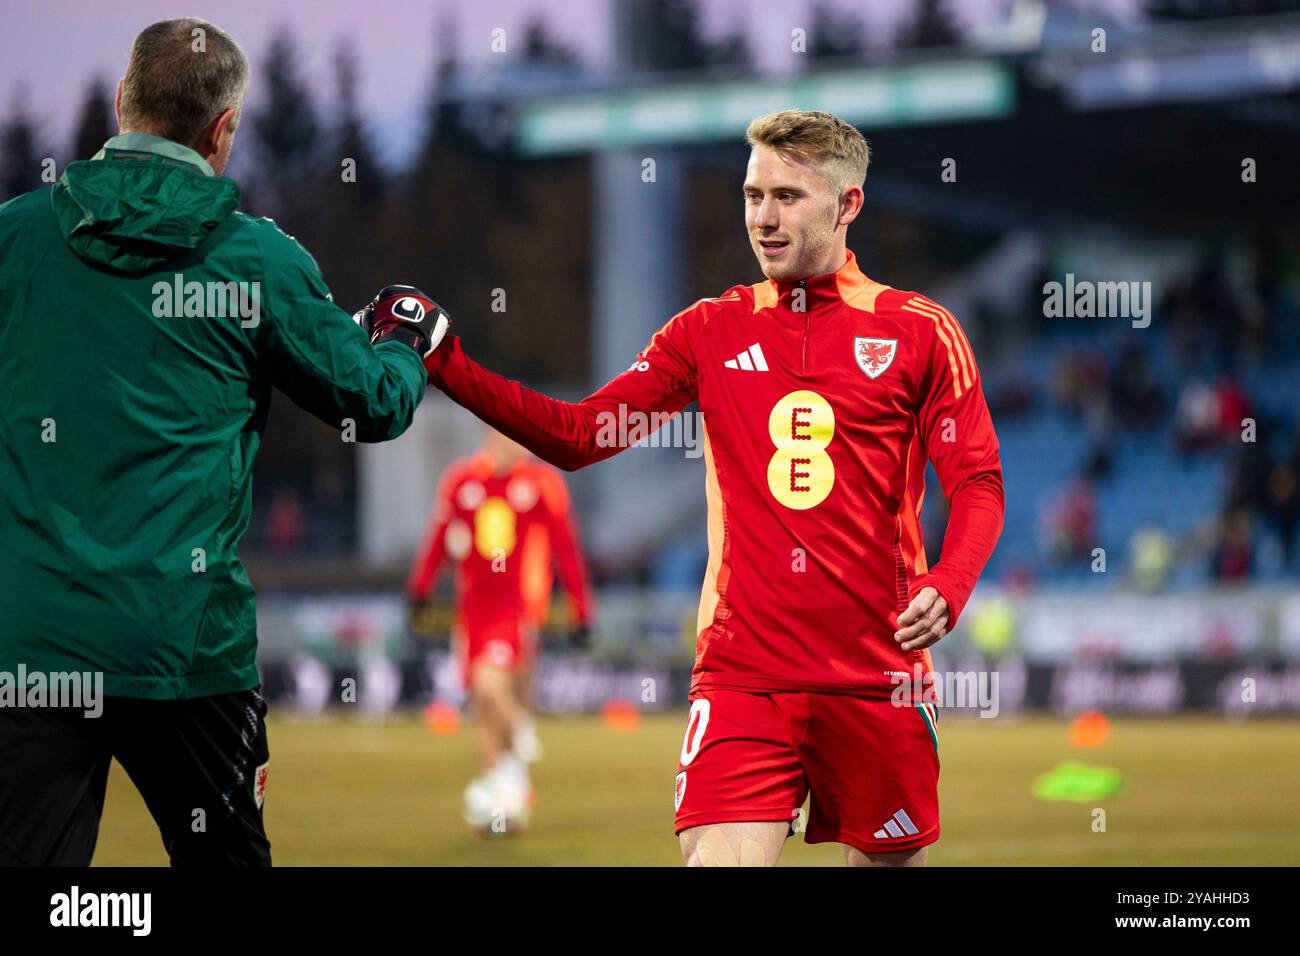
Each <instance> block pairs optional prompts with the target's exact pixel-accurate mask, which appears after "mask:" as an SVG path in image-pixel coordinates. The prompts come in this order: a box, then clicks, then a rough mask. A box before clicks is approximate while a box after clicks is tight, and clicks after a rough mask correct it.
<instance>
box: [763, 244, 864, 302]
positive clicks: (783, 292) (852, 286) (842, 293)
mask: <svg viewBox="0 0 1300 956" xmlns="http://www.w3.org/2000/svg"><path fill="white" fill-rule="evenodd" d="M887 288H888V286H885V285H882V284H881V283H879V282H876V281H875V280H874V279H870V278H868V277H867V276H866V275H864V274H863V272H862V270H861V269H859V268H858V259H857V256H855V255H854V254H853V250H851V249H850V250H847V256H846V257H845V260H844V264H843V265H841V266H840V267H839V268H838V269H836V270H835V271H834V272H827V273H825V274H823V275H817V276H810V277H809V278H806V279H797V280H791V281H779V282H778V281H777V280H776V279H768V280H767V281H766V282H760V283H759V284H758V285H756V286H754V287H753V289H754V311H755V312H757V311H759V310H760V309H770V308H778V307H779V308H782V309H789V310H790V311H792V312H807V313H809V314H811V313H814V312H816V313H820V312H823V311H825V310H826V309H828V308H839V307H840V306H842V305H852V306H853V307H854V308H855V309H862V310H863V311H866V312H873V311H874V310H875V304H876V296H878V295H879V294H880V293H881V292H883V291H884V290H885V289H887ZM800 291H802V296H801V298H802V299H803V302H802V308H800V302H799V301H798V299H797V298H796V293H797V292H800Z"/></svg>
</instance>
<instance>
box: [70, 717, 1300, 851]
mask: <svg viewBox="0 0 1300 956" xmlns="http://www.w3.org/2000/svg"><path fill="white" fill-rule="evenodd" d="M685 716H686V715H685V712H684V711H683V712H682V713H680V714H678V713H672V714H659V715H654V716H651V717H649V718H647V719H645V720H643V721H641V723H640V725H639V726H638V727H637V728H636V729H635V730H634V731H632V732H630V733H614V732H612V731H611V730H608V729H606V727H605V726H604V724H603V723H602V722H601V720H600V719H599V718H598V717H581V718H549V719H543V720H542V721H541V722H540V726H539V729H540V733H541V737H542V741H543V743H544V745H545V747H546V759H545V760H543V761H542V763H541V764H539V765H538V766H537V767H536V768H535V771H534V775H533V777H534V784H535V786H536V789H537V793H538V805H537V809H536V812H535V815H534V819H533V826H532V829H531V831H530V832H529V833H527V834H526V835H523V836H519V837H512V838H503V839H496V840H490V841H485V840H480V839H477V838H475V837H473V836H471V835H470V834H468V833H467V832H466V830H465V828H464V826H463V825H462V823H461V821H460V815H459V805H460V795H461V791H462V788H463V787H464V785H465V783H466V782H467V781H468V780H469V778H470V777H471V776H472V775H474V774H475V773H476V772H477V771H478V766H477V759H476V755H475V751H474V747H473V739H472V733H471V731H472V728H469V727H462V728H461V729H460V730H459V732H458V733H456V734H454V735H452V736H442V737H440V736H434V735H433V734H432V733H431V732H430V731H429V730H427V729H426V728H425V727H424V725H423V724H422V723H421V722H420V721H419V720H418V719H416V718H414V717H405V718H400V719H394V720H392V721H387V722H371V723H367V722H361V721H356V720H352V719H343V718H327V719H322V720H318V721H313V722H302V721H294V720H290V719H288V718H281V719H275V718H273V720H272V722H271V726H270V739H271V767H270V778H269V784H268V793H267V803H266V819H267V828H268V832H269V834H270V837H271V843H272V853H273V855H274V858H275V862H276V864H277V865H293V866H313V865H379V866H387V865H397V866H411V865H415V866H425V865H432V866H447V865H454V866H465V865H471V866H477V865H512V866H568V865H588V864H592V865H662V866H674V865H678V864H679V863H680V855H679V853H678V849H677V840H676V838H675V837H674V836H673V831H672V823H673V798H672V793H673V778H674V775H675V773H676V769H677V766H676V759H677V752H678V750H679V749H680V747H681V734H682V731H683V728H684V721H685ZM940 734H941V736H940V752H941V756H942V759H943V769H942V773H941V775H940V791H941V792H940V806H941V808H942V812H943V816H942V823H943V836H942V838H941V839H940V841H939V842H938V843H937V844H935V845H934V846H932V847H930V862H931V864H932V865H962V866H969V865H989V864H995V865H1028V866H1050V865H1062V864H1064V865H1085V866H1109V865H1120V864H1129V865H1139V866H1142V865H1153V864H1165V865H1174V866H1180V865H1193V864H1205V865H1247V866H1249V865H1260V864H1264V865H1281V864H1286V865H1297V864H1300V721H1296V720H1289V719H1276V720H1271V719H1261V720H1256V721H1251V722H1228V721H1226V720H1222V719H1205V718H1173V719H1121V720H1116V721H1115V722H1114V725H1113V733H1112V735H1111V737H1110V740H1109V741H1108V742H1107V743H1106V744H1105V745H1103V746H1102V747H1099V748H1096V749H1091V750H1078V749H1074V748H1071V747H1070V745H1069V743H1068V737H1067V732H1066V724H1065V722H1064V721H1063V720H1059V719H1053V718H1030V719H1024V720H1008V719H1006V718H1000V719H997V720H978V719H972V720H968V721H964V722H963V721H961V720H958V719H955V718H954V719H949V720H946V721H944V723H943V724H942V725H941V731H940ZM1068 759H1077V760H1084V761H1087V762H1089V763H1096V764H1104V765H1106V766H1111V767H1115V768H1117V769H1118V770H1120V772H1121V773H1122V774H1123V776H1124V780H1125V786H1124V789H1123V790H1122V791H1121V792H1120V793H1119V794H1118V795H1116V796H1114V797H1111V798H1109V799H1107V800H1105V801H1103V802H1101V803H1099V804H1095V803H1044V802H1042V801H1040V800H1038V799H1036V798H1035V797H1034V796H1033V794H1032V793H1031V787H1032V784H1033V780H1034V778H1035V776H1037V775H1038V774H1040V773H1043V772H1045V771H1047V770H1049V769H1051V768H1052V767H1053V766H1055V765H1056V764H1057V763H1059V762H1060V761H1063V760H1068ZM1095 806H1102V807H1104V809H1105V810H1106V815H1107V819H1106V832H1105V833H1094V832H1093V831H1092V811H1093V809H1094V807H1095ZM840 859H841V857H840V850H839V847H837V846H834V845H829V844H820V845H817V846H808V845H806V844H805V843H804V842H803V840H802V837H797V838H795V839H791V840H789V841H787V842H786V848H785V852H784V853H783V855H782V863H783V864H785V865H803V866H822V865H839V863H840ZM95 863H96V865H163V864H165V863H166V855H165V853H164V852H163V849H162V845H161V842H160V840H159V838H158V833H157V830H156V829H155V827H154V825H153V821H152V820H151V819H150V817H149V814H148V811H147V810H146V809H145V807H144V803H143V802H142V801H141V799H140V797H139V795H138V794H137V793H136V792H135V790H134V788H133V787H132V786H131V784H130V781H129V780H128V779H127V778H126V775H125V774H124V773H123V772H122V770H121V768H120V767H118V766H117V765H116V764H114V766H113V773H112V776H111V778H110V782H109V793H108V800H107V806H106V809H105V815H104V822H103V826H102V828H101V831H100V841H99V846H98V848H97V851H96V854H95Z"/></svg>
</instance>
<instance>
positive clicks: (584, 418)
mask: <svg viewBox="0 0 1300 956" xmlns="http://www.w3.org/2000/svg"><path fill="white" fill-rule="evenodd" d="M691 314H692V313H691V310H687V311H686V312H682V313H679V314H678V315H676V316H674V317H673V319H672V320H671V321H669V322H668V324H667V325H665V326H664V327H663V328H662V329H660V330H659V331H658V332H656V333H655V335H654V337H653V338H652V339H651V340H650V344H649V345H647V346H646V347H645V349H644V350H643V351H642V352H641V354H640V355H639V356H638V357H637V360H636V362H634V363H633V364H632V366H631V368H629V369H628V370H627V371H626V372H623V373H622V374H621V375H619V376H617V377H616V378H614V379H613V380H612V381H610V382H609V383H608V384H606V385H605V386H604V387H603V388H601V389H599V390H598V391H596V392H595V393H593V394H591V395H588V396H587V397H586V398H584V399H583V400H582V401H580V402H561V401H557V400H556V399H553V398H549V397H547V396H546V395H542V394H541V393H540V392H535V391H533V390H532V389H529V388H525V387H524V386H522V385H520V384H519V383H518V382H514V381H511V380H510V379H507V378H503V377H502V376H500V375H497V374H495V373H494V372H489V371H488V370H487V369H485V368H484V367H483V366H481V365H479V364H478V363H477V362H475V361H474V360H473V359H471V358H470V357H469V356H468V355H466V354H465V351H464V349H462V348H461V345H460V339H459V338H458V337H457V336H454V335H449V336H447V337H446V339H445V340H444V341H443V343H442V344H441V345H440V346H439V347H438V348H437V349H436V350H435V351H434V352H433V354H432V355H430V356H429V357H428V358H426V359H425V362H424V365H425V368H426V369H427V371H428V373H429V381H430V382H431V383H432V384H434V385H436V386H438V387H439V388H440V389H442V390H443V391H444V392H446V393H447V395H448V396H450V397H451V399H452V400H453V401H455V402H456V403H457V404H459V405H463V406H464V407H465V408H468V409H469V410H470V411H471V412H473V413H474V414H475V415H477V416H478V417H479V418H481V419H483V421H485V422H487V423H488V424H489V425H491V426H492V427H493V428H495V429H496V430H497V431H499V432H501V433H502V434H504V435H507V436H509V437H510V438H513V439H514V440H515V441H517V442H519V444H521V445H523V446H524V447H525V448H527V449H528V450H529V451H531V452H533V453H534V454H535V455H537V456H538V457H539V458H542V459H543V460H545V461H548V462H550V463H551V464H553V465H556V466H557V467H559V468H563V469H564V470H565V471H575V470H577V469H578V468H582V467H584V466H586V465H590V464H593V463H594V462H597V461H603V460H604V459H606V458H609V457H611V456H613V455H616V454H618V453H619V452H620V451H622V450H623V449H624V448H627V447H629V446H630V445H634V444H636V443H637V442H638V441H640V440H641V439H642V438H644V437H646V436H647V435H649V434H651V433H653V432H654V431H656V430H657V429H658V428H659V427H661V426H662V425H663V424H664V423H665V422H667V421H668V420H669V419H670V418H671V417H672V415H674V414H675V413H677V412H678V411H680V410H681V409H682V407H683V406H685V405H686V404H688V403H689V402H691V401H693V400H694V399H695V398H696V375H695V362H694V356H693V350H692V347H691V342H690V339H689V321H690V316H691ZM635 413H640V414H639V415H638V414H635Z"/></svg>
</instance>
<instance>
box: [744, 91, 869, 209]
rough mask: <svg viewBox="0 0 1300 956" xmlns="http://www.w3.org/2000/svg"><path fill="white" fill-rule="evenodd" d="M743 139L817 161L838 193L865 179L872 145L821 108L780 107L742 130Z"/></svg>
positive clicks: (753, 143) (848, 125) (856, 130)
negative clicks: (796, 108)
mask: <svg viewBox="0 0 1300 956" xmlns="http://www.w3.org/2000/svg"><path fill="white" fill-rule="evenodd" d="M745 142H746V143H748V144H749V145H750V147H751V148H753V147H754V146H766V147H768V148H769V149H774V150H776V151H777V152H782V153H794V154H795V155H796V156H803V157H805V158H807V159H812V160H816V161H817V162H818V163H819V164H820V166H821V172H822V175H823V176H825V177H826V181H827V182H828V183H829V184H830V186H831V188H832V189H834V190H836V191H837V192H838V191H839V190H841V189H843V188H844V187H845V186H861V185H862V184H863V183H864V182H866V180H867V166H868V165H870V163H871V147H870V145H869V144H868V143H867V140H866V138H865V137H864V136H863V135H862V134H861V133H860V132H859V131H858V129H857V127H855V126H851V125H850V124H848V123H846V122H844V120H842V119H840V118H839V117H838V116H835V115H834V114H831V113H825V112H823V111H821V110H781V111H779V112H777V113H768V114H767V115H766V116H759V117H757V118H755V119H754V120H753V122H751V123H750V124H749V129H747V130H745Z"/></svg>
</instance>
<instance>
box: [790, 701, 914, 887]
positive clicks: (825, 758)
mask: <svg viewBox="0 0 1300 956" xmlns="http://www.w3.org/2000/svg"><path fill="white" fill-rule="evenodd" d="M794 703H801V706H803V707H805V708H806V718H807V727H808V731H807V733H806V734H804V735H803V737H802V738H801V740H800V743H799V748H798V750H799V758H800V762H801V764H802V765H803V768H804V772H805V773H806V774H807V775H808V785H809V789H810V790H811V791H812V802H811V807H810V809H811V814H810V816H809V822H808V832H807V840H808V842H809V843H828V842H834V843H843V844H845V845H846V846H849V847H853V848H855V849H856V850H858V851H859V852H860V853H862V854H863V855H864V856H866V857H868V858H871V857H873V856H876V855H881V854H900V853H902V854H906V853H910V852H911V851H914V850H917V849H920V848H921V847H924V846H928V845H929V844H931V843H933V842H935V841H936V840H938V839H939V755H938V734H937V721H936V716H937V714H936V710H935V708H934V707H932V706H930V705H926V706H924V707H916V706H912V705H910V704H909V705H907V706H896V705H895V704H894V702H893V701H891V700H866V699H863V698H859V697H851V696H847V695H836V694H809V695H800V699H799V701H796V702H794ZM794 703H792V704H791V705H790V706H794ZM855 859H856V858H855ZM902 859H903V857H902V856H882V857H881V860H882V862H885V863H888V862H891V861H892V862H895V863H896V862H897V861H899V860H902Z"/></svg>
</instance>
